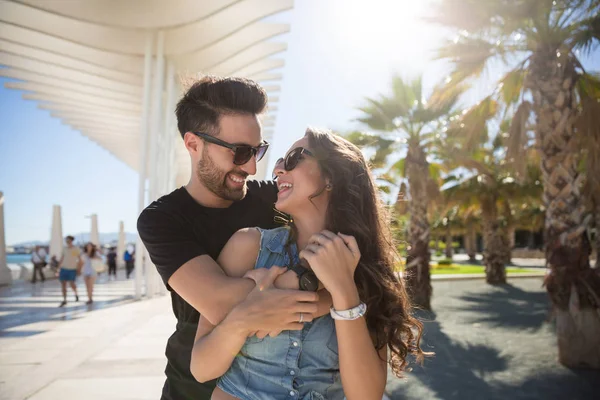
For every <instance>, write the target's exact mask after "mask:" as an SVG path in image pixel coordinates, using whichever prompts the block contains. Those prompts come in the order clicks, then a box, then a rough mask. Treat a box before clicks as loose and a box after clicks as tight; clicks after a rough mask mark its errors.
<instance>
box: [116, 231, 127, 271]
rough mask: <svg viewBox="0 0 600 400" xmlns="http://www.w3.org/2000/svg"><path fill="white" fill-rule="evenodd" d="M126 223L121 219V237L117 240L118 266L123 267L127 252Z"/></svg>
mask: <svg viewBox="0 0 600 400" xmlns="http://www.w3.org/2000/svg"><path fill="white" fill-rule="evenodd" d="M125 245H126V243H125V224H123V221H119V238H118V240H117V267H118V268H123V267H124V266H125V261H124V260H123V254H124V253H125Z"/></svg>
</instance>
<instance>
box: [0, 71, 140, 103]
mask: <svg viewBox="0 0 600 400" xmlns="http://www.w3.org/2000/svg"><path fill="white" fill-rule="evenodd" d="M0 76H4V77H7V78H13V79H18V80H21V81H25V82H28V83H36V84H42V85H48V86H55V87H60V88H62V89H66V90H72V91H73V92H78V93H84V94H88V95H91V96H101V97H106V98H110V99H115V100H124V101H139V98H140V96H136V95H133V94H128V93H120V92H115V91H114V90H108V89H104V88H100V87H95V86H88V85H84V84H82V83H76V82H70V81H64V80H63V81H60V80H57V79H55V78H51V77H49V76H45V75H40V74H36V73H34V72H30V71H24V70H20V69H14V68H0ZM24 90H27V89H24Z"/></svg>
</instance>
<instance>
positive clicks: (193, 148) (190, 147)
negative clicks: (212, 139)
mask: <svg viewBox="0 0 600 400" xmlns="http://www.w3.org/2000/svg"><path fill="white" fill-rule="evenodd" d="M183 143H184V145H185V148H186V149H187V151H188V152H189V153H190V154H192V153H193V154H199V153H201V152H202V149H203V146H204V141H203V140H201V139H200V138H199V137H198V136H196V135H194V134H193V133H192V132H186V133H185V135H183Z"/></svg>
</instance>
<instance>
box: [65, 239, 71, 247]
mask: <svg viewBox="0 0 600 400" xmlns="http://www.w3.org/2000/svg"><path fill="white" fill-rule="evenodd" d="M65 242H67V246H70V245H72V244H73V241H72V240H71V239H70V238H67V239H65Z"/></svg>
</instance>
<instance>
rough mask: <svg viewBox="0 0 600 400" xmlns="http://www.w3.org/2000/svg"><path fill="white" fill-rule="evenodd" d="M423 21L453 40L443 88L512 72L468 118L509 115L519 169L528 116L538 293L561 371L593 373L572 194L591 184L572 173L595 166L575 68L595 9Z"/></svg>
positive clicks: (595, 363)
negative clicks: (540, 231) (541, 272)
mask: <svg viewBox="0 0 600 400" xmlns="http://www.w3.org/2000/svg"><path fill="white" fill-rule="evenodd" d="M433 20H434V21H436V22H438V23H441V24H443V25H445V26H447V27H450V28H453V29H456V30H458V31H459V33H460V34H459V36H458V37H457V38H456V39H455V40H454V41H450V42H449V43H448V44H446V45H445V46H444V47H443V48H441V49H440V57H441V58H446V59H450V60H451V61H452V62H453V63H454V66H455V69H454V72H453V73H452V74H451V75H450V76H449V77H448V79H447V81H449V83H450V85H454V84H461V85H462V84H464V83H465V82H466V79H469V78H472V77H474V76H478V75H479V74H480V73H481V72H482V71H483V70H484V68H485V67H486V65H488V63H489V62H491V61H492V60H494V59H495V60H499V61H502V62H505V63H510V64H513V62H515V61H516V62H517V63H516V67H515V68H513V69H512V70H511V71H510V72H508V73H507V74H506V75H505V76H504V77H503V78H502V79H501V80H500V82H499V85H498V86H497V88H496V90H495V91H494V93H492V94H491V95H490V96H488V97H487V98H485V99H484V100H483V101H482V102H481V103H480V104H479V105H477V106H476V107H475V108H474V109H473V111H474V113H472V114H471V116H473V115H474V114H476V113H477V112H476V111H477V110H478V111H479V112H481V109H482V107H483V108H484V109H485V108H486V107H489V106H490V104H491V103H492V102H495V101H498V102H502V104H504V106H505V107H506V108H507V109H516V113H515V116H514V119H513V121H512V124H511V129H510V139H511V145H510V146H509V149H510V153H509V154H510V156H511V157H512V158H513V159H514V160H515V162H516V163H517V164H519V157H518V156H517V154H518V153H517V150H518V148H519V147H520V144H522V143H523V140H524V139H525V132H526V130H527V129H526V126H527V123H528V121H529V116H530V114H531V113H532V112H533V114H534V115H535V140H536V146H537V147H538V148H539V150H540V153H541V163H540V165H541V169H542V174H543V187H544V196H543V198H544V206H545V209H546V219H545V227H544V237H545V247H546V260H547V263H548V265H549V267H550V271H551V273H550V274H549V276H548V278H547V280H546V288H547V290H548V293H549V295H550V298H551V300H552V302H553V304H554V306H555V312H556V327H557V333H558V349H559V359H560V361H561V362H562V363H563V364H565V365H567V366H570V367H578V366H588V367H590V366H591V367H595V368H600V315H599V312H598V310H599V309H600V275H598V274H597V273H595V272H594V271H593V270H592V269H591V268H590V265H589V252H590V244H589V242H588V241H587V240H586V239H585V230H586V228H587V226H586V224H587V223H588V217H587V215H586V204H585V199H584V195H583V193H584V192H582V190H581V187H582V185H583V184H584V181H585V174H584V172H587V174H588V176H598V175H600V170H599V169H600V166H599V165H600V163H598V162H593V163H590V164H588V165H594V166H595V168H596V169H595V170H593V171H592V170H587V171H584V170H583V168H581V166H582V165H583V164H582V159H583V158H584V157H589V158H593V159H595V160H598V158H600V151H598V147H592V145H593V144H596V145H597V143H598V138H600V123H598V116H599V115H600V102H599V101H598V100H599V99H600V79H598V78H597V77H595V76H593V75H592V74H589V73H587V72H586V71H585V69H584V67H583V66H582V64H581V62H580V61H579V59H578V56H579V52H589V51H590V50H591V49H592V48H593V47H595V46H597V44H598V41H599V40H600V2H598V1H595V0H486V1H480V0H442V1H441V3H440V5H439V8H438V9H437V12H436V16H435V17H434V18H433ZM473 128H474V129H477V126H474V127H473ZM585 143H587V144H585ZM592 143H593V144H592ZM581 149H584V150H581Z"/></svg>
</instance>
